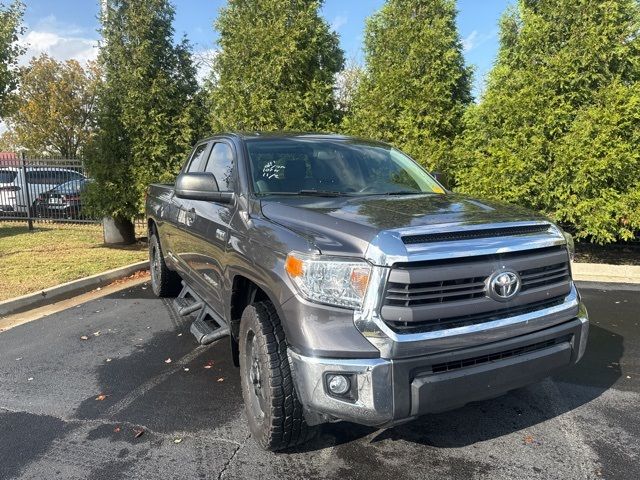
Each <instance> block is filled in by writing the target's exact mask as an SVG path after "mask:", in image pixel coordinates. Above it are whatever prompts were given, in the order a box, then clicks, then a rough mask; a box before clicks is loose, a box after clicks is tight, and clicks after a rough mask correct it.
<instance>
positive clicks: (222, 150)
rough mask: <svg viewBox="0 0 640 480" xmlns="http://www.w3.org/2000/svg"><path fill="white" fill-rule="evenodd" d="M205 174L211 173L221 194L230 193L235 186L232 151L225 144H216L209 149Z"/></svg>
mask: <svg viewBox="0 0 640 480" xmlns="http://www.w3.org/2000/svg"><path fill="white" fill-rule="evenodd" d="M205 171H206V172H210V173H213V176H214V177H216V180H217V181H218V188H219V189H220V191H221V192H230V191H232V190H233V188H234V186H235V177H234V173H233V151H232V150H231V147H230V146H229V145H227V144H226V143H216V144H215V145H214V146H213V148H212V149H211V154H210V155H209V161H208V162H207V168H206V170H205Z"/></svg>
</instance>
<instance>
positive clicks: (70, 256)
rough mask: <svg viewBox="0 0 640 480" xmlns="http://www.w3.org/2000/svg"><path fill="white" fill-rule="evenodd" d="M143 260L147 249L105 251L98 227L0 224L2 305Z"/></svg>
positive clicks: (132, 247)
mask: <svg viewBox="0 0 640 480" xmlns="http://www.w3.org/2000/svg"><path fill="white" fill-rule="evenodd" d="M146 258H147V249H146V245H145V244H144V243H142V242H138V243H136V244H135V245H130V246H124V247H113V246H105V245H103V243H102V226H101V225H71V224H50V225H46V226H36V227H35V229H34V230H33V231H32V232H30V231H29V230H28V228H27V227H26V225H22V224H18V223H12V222H0V300H5V299H7V298H12V297H17V296H19V295H24V294H26V293H31V292H37V291H39V290H42V289H43V288H47V287H52V286H54V285H58V284H60V283H64V282H68V281H71V280H76V279H78V278H82V277H86V276H88V275H94V274H96V273H100V272H104V271H105V270H110V269H112V268H117V267H121V266H124V265H128V264H130V263H135V262H139V261H140V260H145V259H146Z"/></svg>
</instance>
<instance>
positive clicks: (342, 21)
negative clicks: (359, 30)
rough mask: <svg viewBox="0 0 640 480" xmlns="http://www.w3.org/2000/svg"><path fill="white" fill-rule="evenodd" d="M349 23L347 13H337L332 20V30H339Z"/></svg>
mask: <svg viewBox="0 0 640 480" xmlns="http://www.w3.org/2000/svg"><path fill="white" fill-rule="evenodd" d="M346 24H347V16H346V15H337V16H336V17H334V18H333V20H331V30H333V31H334V32H337V31H338V30H340V29H341V28H342V27H344V26H345V25H346Z"/></svg>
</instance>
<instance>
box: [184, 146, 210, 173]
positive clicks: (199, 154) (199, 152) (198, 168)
mask: <svg viewBox="0 0 640 480" xmlns="http://www.w3.org/2000/svg"><path fill="white" fill-rule="evenodd" d="M208 146H209V144H208V143H203V144H202V145H198V146H197V147H196V149H195V151H194V152H193V155H191V160H189V167H188V168H187V172H202V171H204V162H205V158H204V152H206V150H207V147H208Z"/></svg>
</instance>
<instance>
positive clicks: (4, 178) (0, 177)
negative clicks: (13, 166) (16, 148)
mask: <svg viewBox="0 0 640 480" xmlns="http://www.w3.org/2000/svg"><path fill="white" fill-rule="evenodd" d="M17 175H18V174H17V172H14V171H12V170H0V183H12V182H13V181H14V180H15V179H16V176H17Z"/></svg>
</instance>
